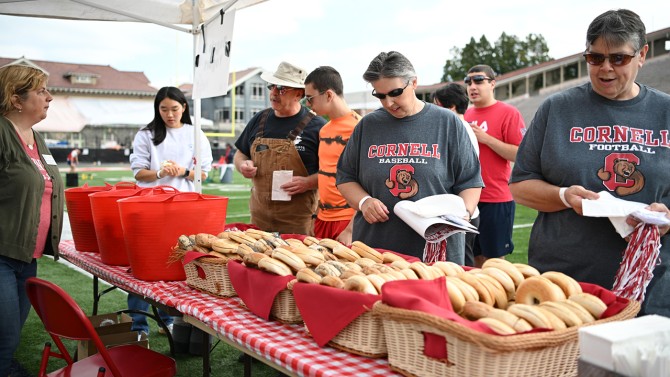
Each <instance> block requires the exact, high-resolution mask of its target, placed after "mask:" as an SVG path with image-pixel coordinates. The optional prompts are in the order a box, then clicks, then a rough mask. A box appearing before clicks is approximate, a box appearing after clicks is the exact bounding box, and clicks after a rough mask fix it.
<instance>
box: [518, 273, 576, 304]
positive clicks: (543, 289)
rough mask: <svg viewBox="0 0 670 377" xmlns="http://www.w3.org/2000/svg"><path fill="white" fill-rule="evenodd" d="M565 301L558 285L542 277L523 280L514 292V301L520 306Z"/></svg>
mask: <svg viewBox="0 0 670 377" xmlns="http://www.w3.org/2000/svg"><path fill="white" fill-rule="evenodd" d="M561 300H565V293H563V291H562V290H561V288H559V287H558V285H556V284H554V283H552V282H551V280H549V279H547V278H544V277H542V276H531V277H529V278H527V279H525V280H524V281H523V282H522V283H521V284H520V285H519V287H518V288H517V290H516V298H515V301H516V302H517V303H520V304H528V305H535V304H538V303H541V302H545V301H561Z"/></svg>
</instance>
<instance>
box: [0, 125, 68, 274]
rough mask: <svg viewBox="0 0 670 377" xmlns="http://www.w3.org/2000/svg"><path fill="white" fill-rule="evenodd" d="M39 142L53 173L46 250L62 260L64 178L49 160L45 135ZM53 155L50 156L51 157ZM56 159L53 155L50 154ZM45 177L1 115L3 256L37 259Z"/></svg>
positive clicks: (0, 241) (0, 235)
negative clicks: (59, 247) (60, 246)
mask: <svg viewBox="0 0 670 377" xmlns="http://www.w3.org/2000/svg"><path fill="white" fill-rule="evenodd" d="M33 132H34V133H35V143H36V144H37V147H38V149H39V154H40V160H42V165H44V168H45V169H46V171H47V172H48V173H49V175H50V176H51V180H52V182H53V194H52V196H51V216H50V220H51V226H50V230H49V234H48V236H47V241H46V245H45V247H44V253H45V254H50V255H53V256H54V257H55V258H56V259H58V244H59V243H60V235H61V231H62V229H63V202H64V194H63V180H62V179H61V175H60V172H59V171H58V166H57V165H49V164H47V163H46V161H45V158H44V156H45V155H47V156H51V151H49V148H47V145H46V143H45V142H44V139H43V138H42V136H41V135H40V134H39V133H38V132H36V131H33ZM47 158H49V157H47ZM50 159H51V160H52V161H53V157H50ZM43 193H44V178H43V177H42V174H41V173H40V172H39V170H38V169H37V167H36V166H35V164H34V163H33V161H32V160H31V159H30V157H28V155H27V154H26V152H25V150H24V149H23V145H22V141H21V139H20V138H19V136H18V135H17V134H16V131H15V130H14V126H13V125H12V123H11V122H10V121H9V120H8V119H7V118H5V117H4V116H0V255H2V256H5V257H9V258H13V259H17V260H20V261H23V262H26V263H29V262H31V261H32V259H33V253H34V251H35V243H36V240H37V228H38V225H39V221H40V205H41V204H42V194H43Z"/></svg>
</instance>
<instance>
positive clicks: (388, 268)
mask: <svg viewBox="0 0 670 377" xmlns="http://www.w3.org/2000/svg"><path fill="white" fill-rule="evenodd" d="M373 267H374V268H376V269H377V270H378V271H379V272H382V273H388V272H391V271H397V270H396V269H395V268H393V267H391V266H387V265H385V264H382V263H376V264H375V265H374V266H373Z"/></svg>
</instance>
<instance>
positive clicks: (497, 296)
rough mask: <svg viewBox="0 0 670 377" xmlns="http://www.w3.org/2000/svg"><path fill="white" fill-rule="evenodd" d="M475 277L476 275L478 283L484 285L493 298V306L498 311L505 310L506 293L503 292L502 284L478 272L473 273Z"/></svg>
mask: <svg viewBox="0 0 670 377" xmlns="http://www.w3.org/2000/svg"><path fill="white" fill-rule="evenodd" d="M475 275H477V277H478V278H479V279H480V281H481V282H482V283H484V286H485V287H486V288H487V289H488V290H489V293H490V294H491V297H493V299H494V301H495V303H494V305H493V306H495V307H496V308H500V309H505V308H507V292H505V288H503V286H502V284H500V283H499V282H498V280H496V279H494V278H492V277H491V276H489V275H487V274H484V273H481V272H478V273H475Z"/></svg>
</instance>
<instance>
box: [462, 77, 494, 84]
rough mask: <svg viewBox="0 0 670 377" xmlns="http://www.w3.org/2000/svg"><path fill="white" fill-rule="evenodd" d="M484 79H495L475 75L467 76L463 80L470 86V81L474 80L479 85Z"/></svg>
mask: <svg viewBox="0 0 670 377" xmlns="http://www.w3.org/2000/svg"><path fill="white" fill-rule="evenodd" d="M484 80H489V81H491V80H493V79H492V78H490V77H488V76H484V75H474V76H467V77H466V78H464V79H463V82H464V83H465V86H470V83H472V82H474V83H475V84H477V85H479V84H481V83H483V82H484Z"/></svg>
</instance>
